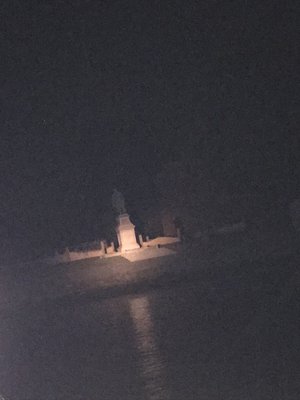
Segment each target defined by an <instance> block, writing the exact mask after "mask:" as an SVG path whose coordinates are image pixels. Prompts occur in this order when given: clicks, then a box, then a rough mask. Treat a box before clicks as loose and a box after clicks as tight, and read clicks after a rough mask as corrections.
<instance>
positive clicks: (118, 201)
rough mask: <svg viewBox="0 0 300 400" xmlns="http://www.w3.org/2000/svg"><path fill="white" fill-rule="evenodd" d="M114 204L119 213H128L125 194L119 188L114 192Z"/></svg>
mask: <svg viewBox="0 0 300 400" xmlns="http://www.w3.org/2000/svg"><path fill="white" fill-rule="evenodd" d="M112 206H113V209H114V210H115V211H116V213H117V214H118V215H121V214H126V213H127V211H126V208H125V199H124V196H123V195H122V193H121V192H119V191H118V190H117V189H114V191H113V194H112Z"/></svg>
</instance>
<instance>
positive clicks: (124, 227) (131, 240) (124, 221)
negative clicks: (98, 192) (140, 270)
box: [112, 189, 140, 253]
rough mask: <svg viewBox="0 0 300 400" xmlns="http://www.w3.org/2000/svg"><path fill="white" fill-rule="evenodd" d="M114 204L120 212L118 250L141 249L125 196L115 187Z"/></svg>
mask: <svg viewBox="0 0 300 400" xmlns="http://www.w3.org/2000/svg"><path fill="white" fill-rule="evenodd" d="M112 206H113V208H114V210H115V211H116V213H117V214H118V217H117V227H116V232H117V236H118V242H119V247H118V251H119V252H120V253H123V252H125V251H130V250H136V249H139V248H140V246H139V245H138V243H137V241H136V237H135V230H134V225H133V223H132V222H131V221H130V218H129V215H128V214H127V211H126V208H125V201H124V197H123V195H122V193H120V192H119V191H118V190H117V189H114V191H113V194H112Z"/></svg>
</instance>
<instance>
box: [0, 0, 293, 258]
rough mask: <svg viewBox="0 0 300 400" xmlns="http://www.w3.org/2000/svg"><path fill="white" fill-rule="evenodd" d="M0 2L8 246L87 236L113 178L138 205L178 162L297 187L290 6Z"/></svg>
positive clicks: (264, 185) (244, 182)
mask: <svg viewBox="0 0 300 400" xmlns="http://www.w3.org/2000/svg"><path fill="white" fill-rule="evenodd" d="M0 7H1V9H0V12H1V18H2V21H1V60H0V68H1V70H0V77H1V89H0V96H1V97H0V101H1V146H0V150H1V180H0V184H1V190H0V200H1V210H0V218H1V222H0V224H1V230H0V234H1V241H2V242H1V243H2V248H3V246H5V247H6V248H12V246H13V244H14V245H15V246H16V248H20V250H16V252H18V251H19V252H20V254H21V252H22V249H23V250H24V248H25V247H26V246H27V247H28V246H29V247H30V246H31V247H32V248H34V247H36V248H37V247H39V246H40V247H43V246H44V247H45V244H46V243H48V244H49V246H50V245H54V244H56V243H67V242H68V239H67V238H69V240H70V241H76V240H77V241H79V240H82V239H83V238H86V239H87V240H90V239H92V238H93V237H95V236H97V234H98V233H99V230H100V226H101V221H104V220H105V215H106V213H105V211H104V210H106V208H107V206H108V204H109V202H110V196H111V191H112V188H113V187H114V186H117V187H118V188H119V189H120V190H122V191H123V192H124V194H125V196H126V198H127V202H128V203H129V207H131V209H133V210H134V209H136V210H138V207H139V204H142V203H143V204H151V202H152V203H153V202H155V201H156V195H155V192H154V182H153V178H154V177H155V175H156V174H157V172H158V171H159V170H160V168H161V167H162V166H163V165H164V164H165V163H166V162H169V161H172V160H186V159H188V158H193V157H194V158H202V159H205V160H206V161H205V162H206V163H207V164H208V165H209V167H210V168H212V169H213V170H214V173H215V177H216V179H219V180H220V181H225V182H226V184H227V185H228V187H229V190H230V191H232V192H233V193H236V192H239V191H243V192H244V191H247V190H249V191H253V190H260V191H262V192H263V191H271V193H274V196H275V194H276V195H282V194H284V193H286V194H287V195H288V196H290V197H292V196H293V195H294V194H295V193H296V192H297V187H298V186H297V185H298V180H299V166H298V164H297V155H298V153H297V152H298V149H297V147H298V146H297V145H298V143H299V141H298V138H297V132H296V128H297V122H298V121H297V111H298V104H297V101H298V98H297V91H298V90H299V87H297V82H298V81H299V76H298V75H297V68H296V64H297V50H298V49H297V11H298V8H299V5H298V1H296V0H295V1H293V0H291V1H278V2H277V1H274V0H269V1H265V0H258V1H247V0H240V1H224V0H222V1H221V0H220V1H219V0H205V1H201V0H198V1H194V0H189V1H185V2H184V1H177V0H173V1H161V0H160V1H155V0H154V1H144V0H132V1H114V0H109V1H100V0H98V1H97V0H77V1H76V0H69V1H63V0H60V1H58V0H51V1H50V0H47V1H46V0H37V1H32V0H27V1H23V0H18V1H17V0H4V1H2V2H1V6H0ZM103 223H104V222H103ZM46 247H47V246H46Z"/></svg>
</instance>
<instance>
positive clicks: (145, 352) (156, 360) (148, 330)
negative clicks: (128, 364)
mask: <svg viewBox="0 0 300 400" xmlns="http://www.w3.org/2000/svg"><path fill="white" fill-rule="evenodd" d="M129 309H130V315H131V318H132V321H133V324H134V330H135V335H136V337H135V339H136V346H137V351H138V353H139V363H140V370H141V374H142V378H143V381H144V385H145V389H146V394H147V395H148V399H149V400H168V399H170V392H169V390H168V387H167V384H166V377H165V373H166V372H165V363H164V360H163V359H162V357H161V354H160V353H159V349H158V346H157V344H156V341H155V332H154V324H153V318H152V314H151V306H150V302H149V299H148V297H147V296H139V297H135V298H133V299H130V300H129Z"/></svg>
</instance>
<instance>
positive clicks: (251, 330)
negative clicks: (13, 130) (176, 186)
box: [0, 281, 299, 400]
mask: <svg viewBox="0 0 300 400" xmlns="http://www.w3.org/2000/svg"><path fill="white" fill-rule="evenodd" d="M268 296H269V295H268V293H264V295H263V296H262V294H261V292H260V291H259V290H258V291H257V292H255V291H252V292H251V293H250V292H249V291H248V292H247V291H241V290H240V288H237V287H235V288H233V287H230V285H228V284H227V285H224V288H222V285H221V286H220V285H218V284H217V283H216V282H210V283H209V282H207V283H204V282H201V281H196V282H186V283H184V284H181V285H176V286H169V287H166V288H160V289H159V290H153V289H152V290H150V291H145V292H144V293H139V294H130V295H124V296H120V297H112V298H107V299H104V300H103V299H102V300H97V299H88V298H86V299H84V298H83V299H79V298H76V297H74V298H73V299H72V301H70V300H69V301H68V302H67V303H66V304H64V303H63V302H60V303H59V304H58V303H53V304H51V303H48V304H44V305H40V306H38V307H35V308H28V309H26V308H24V309H22V311H21V310H19V311H18V312H16V313H14V314H13V315H6V316H5V317H3V318H2V319H1V329H0V352H1V353H0V354H1V356H0V393H1V394H2V395H3V396H4V397H5V398H7V399H10V400H25V399H26V400H35V399H36V400H41V399H45V400H60V399H65V400H67V399H72V400H77V399H81V400H89V399H91V400H94V399H97V400H98V399H104V400H105V399H107V400H108V399H111V400H118V399H121V400H129V399H130V400H132V399H149V400H161V399H164V400H169V399H170V400H173V399H180V400H183V399H187V400H190V399H203V400H206V399H207V400H208V399H209V400H214V399H228V400H231V399H232V400H233V399H239V400H240V399H253V400H257V399H262V400H265V399H273V400H274V399H280V400H282V399H297V398H299V397H298V393H299V392H298V389H299V386H298V383H297V382H298V379H297V373H296V371H297V368H296V365H297V363H296V360H297V355H299V352H298V349H299V346H298V331H297V329H296V326H297V321H296V319H295V316H296V315H297V313H298V311H299V309H298V303H297V302H296V300H295V298H294V295H292V296H291V297H287V298H286V297H284V302H285V303H284V304H283V305H282V304H281V306H278V307H277V306H276V304H277V301H275V302H274V299H273V298H272V300H271V301H269V300H270V299H269V297H268ZM272 296H273V295H272ZM281 298H282V297H281ZM274 304H275V307H274Z"/></svg>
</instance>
